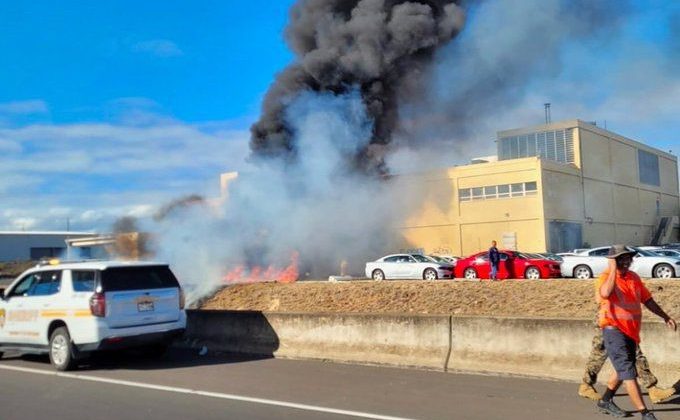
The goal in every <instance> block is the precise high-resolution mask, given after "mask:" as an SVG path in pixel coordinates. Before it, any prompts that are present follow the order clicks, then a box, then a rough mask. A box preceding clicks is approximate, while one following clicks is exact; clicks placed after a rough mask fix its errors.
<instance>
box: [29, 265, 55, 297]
mask: <svg viewBox="0 0 680 420" xmlns="http://www.w3.org/2000/svg"><path fill="white" fill-rule="evenodd" d="M36 275H37V276H38V281H36V282H35V283H33V285H32V286H31V288H30V289H29V291H28V296H49V295H53V294H55V293H58V292H59V289H60V288H61V271H43V272H41V273H36Z"/></svg>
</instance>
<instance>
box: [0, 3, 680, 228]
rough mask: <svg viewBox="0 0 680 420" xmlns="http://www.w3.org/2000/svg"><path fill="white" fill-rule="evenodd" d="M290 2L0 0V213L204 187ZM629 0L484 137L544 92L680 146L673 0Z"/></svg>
mask: <svg viewBox="0 0 680 420" xmlns="http://www.w3.org/2000/svg"><path fill="white" fill-rule="evenodd" d="M527 1H529V0H527ZM292 3H293V1H292V0H277V1H265V0H251V1H248V2H242V1H235V0H227V1H204V0H195V1H192V2H160V1H145V2H133V1H110V2H85V1H64V2H58V3H55V2H48V1H30V2H29V1H20V2H17V1H10V0H0V52H1V54H2V55H1V56H2V61H1V65H0V199H1V200H2V205H0V229H3V230H12V229H63V228H64V227H65V225H66V220H67V219H68V220H69V221H70V224H71V227H72V228H75V229H86V230H92V229H95V230H105V229H106V228H107V226H108V225H109V224H110V223H111V221H112V220H113V219H114V218H116V217H118V216H120V215H135V216H147V215H149V214H151V213H152V212H153V211H154V209H155V208H156V207H157V206H159V205H162V204H163V203H165V202H167V201H169V200H171V199H173V198H176V197H178V196H182V195H185V194H190V193H199V194H205V195H207V196H215V195H217V194H218V174H219V173H220V172H225V171H229V170H234V169H236V170H238V169H242V168H244V167H247V165H248V164H247V162H245V158H246V157H247V154H248V147H247V142H248V137H249V133H248V127H249V126H250V124H252V123H253V122H254V121H255V120H256V119H257V117H258V114H259V108H260V102H261V100H262V97H263V95H264V94H265V92H266V90H267V88H268V86H269V85H270V84H271V82H272V81H273V78H274V76H275V74H276V73H277V72H278V71H280V70H281V69H283V68H284V67H285V66H286V64H287V63H289V62H290V61H291V60H292V59H293V57H292V55H291V53H290V52H289V51H288V49H287V47H286V45H285V43H284V41H283V35H282V31H283V28H284V27H285V24H286V21H287V18H288V9H289V8H290V6H291V4H292ZM635 4H636V5H637V6H636V10H635V13H634V15H633V16H632V17H631V18H630V19H629V20H627V21H626V22H624V24H623V26H622V28H621V30H620V31H619V32H617V34H616V39H613V40H612V39H609V40H604V41H601V42H600V43H599V44H593V45H580V44H574V45H569V44H567V45H564V46H563V47H561V48H562V50H561V51H562V52H561V54H562V57H561V59H562V60H563V67H562V70H561V71H560V72H558V74H556V75H553V76H552V77H551V78H547V79H546V78H543V79H541V78H537V79H536V82H535V83H534V85H533V86H530V87H529V88H528V89H527V90H526V92H524V93H523V95H522V96H521V97H518V98H517V103H516V104H513V106H512V107H511V108H512V109H509V110H508V111H507V112H505V113H503V114H502V115H499V116H497V118H493V119H490V121H489V122H488V124H486V125H481V127H483V129H481V130H480V132H479V133H475V135H477V136H478V137H479V138H481V139H485V143H484V146H482V147H481V149H484V148H487V149H489V150H488V151H489V152H493V150H491V149H492V147H493V143H492V142H489V141H488V139H490V138H493V136H494V133H495V131H496V130H501V129H507V128H513V127H517V126H522V125H526V124H535V123H540V119H541V118H542V108H541V106H542V103H543V102H545V101H551V102H553V118H554V119H571V118H582V119H587V120H589V119H594V120H599V121H600V123H602V122H603V121H604V120H607V123H608V127H609V128H610V129H612V130H613V131H616V132H619V133H620V134H623V135H626V136H628V137H631V138H634V139H638V140H641V141H645V142H647V143H649V144H651V145H653V146H656V147H659V148H662V149H664V150H671V149H672V150H673V151H674V152H675V153H678V152H680V134H678V133H680V119H679V115H680V76H678V74H680V72H679V71H678V70H679V68H678V64H679V63H680V43H679V41H678V39H679V38H680V28H679V25H680V23H679V22H678V20H680V8H679V7H678V2H673V1H670V0H669V1H660V0H652V1H649V2H635ZM454 42H455V41H454ZM461 144H468V143H461ZM477 144H478V143H477ZM475 148H476V149H479V148H480V147H479V146H475ZM467 158H468V156H465V157H464V159H467ZM451 163H455V162H451Z"/></svg>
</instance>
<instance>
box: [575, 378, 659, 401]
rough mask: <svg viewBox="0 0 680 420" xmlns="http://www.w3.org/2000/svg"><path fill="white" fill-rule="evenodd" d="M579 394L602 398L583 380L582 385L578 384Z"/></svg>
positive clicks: (591, 398) (596, 399) (595, 398)
mask: <svg viewBox="0 0 680 420" xmlns="http://www.w3.org/2000/svg"><path fill="white" fill-rule="evenodd" d="M650 390H651V388H650ZM650 392H651V391H650ZM578 395H580V396H582V397H583V398H588V399H589V400H593V401H599V400H600V398H602V397H601V396H600V394H599V393H598V392H597V390H596V389H595V388H594V387H593V386H592V385H590V384H587V383H585V382H582V383H581V385H579V386H578ZM650 395H651V394H650Z"/></svg>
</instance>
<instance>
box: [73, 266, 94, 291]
mask: <svg viewBox="0 0 680 420" xmlns="http://www.w3.org/2000/svg"><path fill="white" fill-rule="evenodd" d="M71 280H72V282H73V291H74V292H94V285H95V272H94V270H73V271H71Z"/></svg>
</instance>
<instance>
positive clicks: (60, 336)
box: [49, 327, 76, 372]
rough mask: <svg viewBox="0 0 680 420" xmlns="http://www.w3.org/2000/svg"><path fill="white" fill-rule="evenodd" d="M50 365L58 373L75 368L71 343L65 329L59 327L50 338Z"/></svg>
mask: <svg viewBox="0 0 680 420" xmlns="http://www.w3.org/2000/svg"><path fill="white" fill-rule="evenodd" d="M49 354H50V363H52V366H54V368H55V369H57V370H58V371H62V372H63V371H67V370H71V369H73V368H74V367H75V366H76V363H75V360H74V359H73V343H72V342H71V336H70V335H69V333H68V329H67V328H66V327H59V328H57V329H56V330H54V332H52V336H50V346H49Z"/></svg>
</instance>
